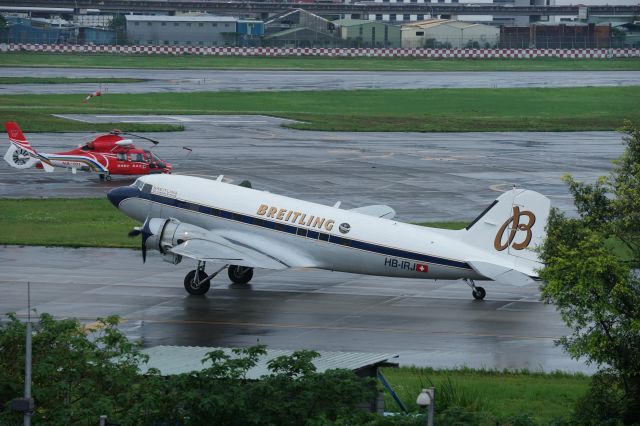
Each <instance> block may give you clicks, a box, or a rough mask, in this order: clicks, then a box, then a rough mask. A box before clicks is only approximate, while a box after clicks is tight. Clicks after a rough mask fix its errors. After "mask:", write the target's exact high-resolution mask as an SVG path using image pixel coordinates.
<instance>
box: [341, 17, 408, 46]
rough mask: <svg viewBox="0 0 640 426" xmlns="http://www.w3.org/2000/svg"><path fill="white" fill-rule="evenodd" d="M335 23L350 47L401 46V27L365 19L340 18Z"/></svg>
mask: <svg viewBox="0 0 640 426" xmlns="http://www.w3.org/2000/svg"><path fill="white" fill-rule="evenodd" d="M333 23H334V24H335V25H336V26H337V27H338V28H339V30H340V37H341V38H342V40H345V41H347V46H348V47H401V39H400V27H398V26H396V25H389V24H387V23H384V22H378V21H368V20H364V19H339V20H337V21H333Z"/></svg>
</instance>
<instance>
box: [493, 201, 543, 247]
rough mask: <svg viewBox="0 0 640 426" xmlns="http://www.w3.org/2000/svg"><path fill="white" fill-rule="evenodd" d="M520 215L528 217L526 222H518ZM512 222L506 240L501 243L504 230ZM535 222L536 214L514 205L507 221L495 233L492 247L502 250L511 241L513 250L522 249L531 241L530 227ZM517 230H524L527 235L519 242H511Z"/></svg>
mask: <svg viewBox="0 0 640 426" xmlns="http://www.w3.org/2000/svg"><path fill="white" fill-rule="evenodd" d="M522 216H526V217H528V218H529V220H528V222H527V223H526V224H524V223H520V218H521V217H522ZM512 223H513V225H512V226H511V229H510V231H509V237H508V238H507V241H506V242H505V243H504V244H503V243H502V237H503V236H504V233H505V231H506V230H507V229H508V228H509V225H510V224H512ZM535 223H536V215H534V214H533V213H532V212H530V211H526V210H524V211H522V212H521V211H520V207H518V206H514V207H513V215H512V216H511V217H510V218H509V219H507V221H506V222H505V223H503V224H502V226H501V227H500V229H499V230H498V233H497V234H496V239H495V240H494V241H493V247H494V248H495V249H496V250H498V251H502V250H504V249H506V248H507V247H509V245H511V243H513V245H511V247H513V248H514V249H515V250H522V249H524V248H526V247H527V246H528V245H529V243H530V242H531V237H532V236H533V235H532V234H531V227H532V226H533V225H534V224H535ZM519 230H520V231H525V232H526V233H527V236H526V237H525V239H524V240H523V241H521V242H519V243H515V242H513V240H514V239H515V238H516V232H518V231H519Z"/></svg>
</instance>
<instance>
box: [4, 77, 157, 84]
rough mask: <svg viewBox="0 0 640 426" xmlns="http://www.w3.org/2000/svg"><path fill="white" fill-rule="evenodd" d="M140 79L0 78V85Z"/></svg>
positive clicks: (124, 81)
mask: <svg viewBox="0 0 640 426" xmlns="http://www.w3.org/2000/svg"><path fill="white" fill-rule="evenodd" d="M141 81H145V80H143V79H140V78H91V77H87V78H67V77H0V84H76V83H100V84H103V83H104V84H106V83H139V82H141Z"/></svg>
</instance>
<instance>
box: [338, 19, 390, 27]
mask: <svg viewBox="0 0 640 426" xmlns="http://www.w3.org/2000/svg"><path fill="white" fill-rule="evenodd" d="M331 22H333V23H334V24H336V25H340V26H341V27H355V26H356V25H364V24H383V25H388V23H387V22H381V21H371V20H369V19H336V20H335V21H331Z"/></svg>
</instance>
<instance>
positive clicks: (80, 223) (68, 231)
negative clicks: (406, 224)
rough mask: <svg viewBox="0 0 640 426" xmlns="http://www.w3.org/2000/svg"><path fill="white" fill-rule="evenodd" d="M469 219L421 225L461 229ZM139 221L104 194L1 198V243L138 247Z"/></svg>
mask: <svg viewBox="0 0 640 426" xmlns="http://www.w3.org/2000/svg"><path fill="white" fill-rule="evenodd" d="M467 223H468V222H433V223H424V224H421V225H425V226H434V227H436V228H446V229H461V228H464V227H465V226H466V225H467ZM139 225H140V224H139V223H137V222H135V221H134V220H131V219H129V218H128V217H127V216H125V215H124V214H123V213H121V212H120V211H118V210H117V209H116V208H115V207H113V206H112V205H111V203H109V201H108V200H107V198H106V197H104V198H45V199H0V229H2V232H0V244H17V245H39V246H61V247H122V248H138V247H139V246H140V239H139V238H129V237H127V233H128V232H129V231H130V230H131V228H133V227H134V226H139Z"/></svg>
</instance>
